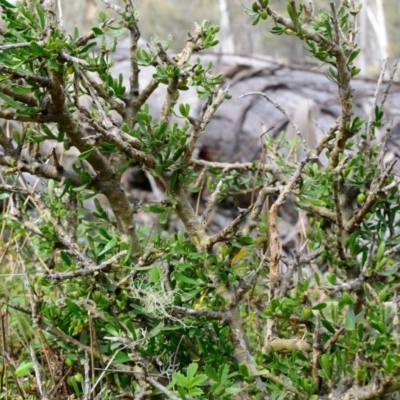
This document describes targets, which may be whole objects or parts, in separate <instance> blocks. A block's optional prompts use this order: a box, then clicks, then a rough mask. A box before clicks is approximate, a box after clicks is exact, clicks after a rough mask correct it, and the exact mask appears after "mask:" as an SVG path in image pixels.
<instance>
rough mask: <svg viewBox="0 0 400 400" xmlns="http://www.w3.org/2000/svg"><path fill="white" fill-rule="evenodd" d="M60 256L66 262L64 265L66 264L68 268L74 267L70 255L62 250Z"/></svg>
mask: <svg viewBox="0 0 400 400" xmlns="http://www.w3.org/2000/svg"><path fill="white" fill-rule="evenodd" d="M60 256H61V258H62V260H63V261H64V263H65V264H66V265H67V266H68V267H70V266H71V265H72V261H71V259H70V258H69V255H68V254H67V253H66V252H65V251H64V250H61V251H60Z"/></svg>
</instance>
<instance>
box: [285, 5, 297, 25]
mask: <svg viewBox="0 0 400 400" xmlns="http://www.w3.org/2000/svg"><path fill="white" fill-rule="evenodd" d="M286 10H287V12H288V14H289V17H290V19H291V20H292V21H293V22H295V21H296V14H295V12H294V10H293V7H292V4H291V3H288V4H287V5H286Z"/></svg>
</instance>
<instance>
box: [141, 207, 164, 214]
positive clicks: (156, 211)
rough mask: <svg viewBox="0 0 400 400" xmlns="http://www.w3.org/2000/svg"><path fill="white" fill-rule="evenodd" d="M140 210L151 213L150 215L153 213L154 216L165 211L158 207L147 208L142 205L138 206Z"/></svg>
mask: <svg viewBox="0 0 400 400" xmlns="http://www.w3.org/2000/svg"><path fill="white" fill-rule="evenodd" d="M140 208H141V209H142V210H143V211H146V212H151V213H154V214H162V213H163V212H165V210H166V208H165V207H159V206H155V205H149V206H147V205H143V206H140Z"/></svg>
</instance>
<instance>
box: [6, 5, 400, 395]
mask: <svg viewBox="0 0 400 400" xmlns="http://www.w3.org/2000/svg"><path fill="white" fill-rule="evenodd" d="M33 3H34V4H33V6H32V5H29V6H25V5H23V4H22V3H18V4H17V6H12V5H11V4H9V3H7V2H6V1H5V0H0V4H1V5H2V7H3V11H4V13H3V19H4V22H5V25H6V30H5V33H4V34H2V37H1V43H0V47H1V49H2V51H1V52H0V82H1V85H0V98H1V100H2V103H1V109H0V119H1V121H2V122H3V121H5V120H8V121H13V122H15V121H16V122H19V125H16V126H15V127H13V128H12V130H9V129H8V128H7V130H6V129H3V128H1V129H0V144H1V147H2V154H1V156H0V164H1V165H2V167H3V169H2V174H3V175H4V183H3V184H2V185H1V186H0V190H1V193H0V200H2V201H3V204H4V212H3V214H2V215H1V223H2V231H1V232H2V233H1V235H2V236H1V242H0V244H1V251H2V252H1V260H2V265H4V268H3V273H4V274H8V276H9V277H10V278H11V277H12V279H9V280H7V282H6V283H4V282H3V284H2V285H1V286H0V290H1V297H2V299H4V300H3V302H2V307H3V312H2V314H1V315H0V318H1V322H2V325H1V329H2V349H3V352H2V354H1V356H0V360H1V363H2V366H3V369H2V370H3V375H2V378H1V380H0V385H1V389H2V390H4V389H5V388H6V390H7V391H8V393H7V396H8V397H9V398H18V397H17V396H19V395H20V394H21V393H25V394H28V393H30V391H32V390H33V389H32V387H33V384H34V383H36V385H37V386H38V387H39V386H40V387H41V389H40V390H42V391H43V390H44V391H45V392H46V393H47V394H48V395H49V396H48V397H49V398H64V397H66V396H75V398H82V397H83V396H86V398H88V396H89V394H88V393H90V392H91V391H94V390H95V387H96V386H97V385H99V384H100V383H101V386H102V388H103V389H102V390H103V391H104V398H123V397H124V395H125V394H126V395H129V396H136V395H137V396H141V393H144V392H146V395H148V396H150V397H151V396H166V397H167V398H168V397H169V398H176V397H179V398H182V399H186V398H188V397H191V398H193V397H198V398H207V399H231V398H237V399H241V398H243V399H244V398H254V399H262V398H271V399H280V398H293V399H295V398H296V399H297V398H299V399H310V400H314V399H316V398H319V397H320V396H322V397H323V396H331V397H332V396H333V398H342V397H343V398H344V397H345V396H355V397H357V396H358V397H360V398H371V399H372V398H377V397H378V396H383V395H385V394H387V393H389V392H391V391H394V390H397V389H396V388H397V387H398V382H399V379H400V371H399V365H400V364H399V363H400V359H399V338H398V305H397V300H396V299H397V297H396V296H397V294H396V293H397V289H398V285H399V277H398V273H397V269H398V268H397V267H398V241H399V221H398V218H397V215H398V211H399V209H400V205H399V195H398V183H399V182H398V180H396V179H398V178H396V177H395V176H393V174H392V173H391V167H387V166H385V165H384V143H383V144H381V143H378V142H376V141H375V129H376V128H380V127H382V126H384V125H385V120H384V111H383V103H379V104H378V103H376V104H374V106H373V109H372V112H371V116H370V118H369V119H364V118H362V117H361V116H358V115H354V113H353V110H352V98H351V96H352V90H351V79H352V77H354V76H355V75H356V74H357V73H358V72H359V71H358V70H357V68H355V67H354V65H353V62H354V60H355V59H356V57H357V56H358V54H359V53H360V48H358V47H357V46H355V45H354V44H353V43H354V41H352V40H344V38H347V39H348V38H349V35H352V34H353V33H354V30H353V29H352V27H353V26H354V18H355V17H356V15H357V9H354V8H351V7H352V5H351V4H347V3H345V2H343V3H342V4H341V6H340V9H339V10H338V11H337V13H334V14H333V15H332V14H331V13H328V12H326V11H320V12H319V14H318V15H312V13H311V10H309V9H308V8H307V5H305V4H303V3H301V4H299V5H298V6H296V2H295V1H289V2H287V8H286V12H287V16H286V19H285V18H283V16H279V15H277V14H276V13H275V11H274V10H272V9H271V6H270V5H269V3H268V1H266V0H259V1H258V2H254V3H253V4H252V6H251V8H248V9H247V8H246V13H247V14H248V15H250V16H251V17H252V19H253V22H252V23H253V24H254V25H255V24H257V23H260V22H262V21H264V20H266V19H267V18H268V17H270V18H272V19H273V20H274V22H275V24H276V26H275V27H274V28H273V29H272V33H274V34H277V35H281V34H288V35H291V36H297V37H298V38H299V40H301V41H302V42H303V43H304V44H305V45H306V46H307V47H308V49H309V51H310V54H311V55H312V56H313V57H314V58H315V59H316V60H318V61H320V62H323V63H324V64H328V68H327V70H326V71H327V77H328V79H330V80H331V81H333V82H335V83H336V84H338V85H339V86H340V91H339V97H340V98H339V100H338V102H340V104H341V106H342V110H341V118H340V121H339V123H338V125H337V126H334V127H333V128H332V130H331V131H330V133H329V135H330V136H329V137H327V138H326V139H324V140H322V141H321V142H320V143H319V144H318V146H317V148H316V149H306V150H307V151H306V152H305V153H306V155H305V156H304V158H303V159H302V160H300V161H297V158H296V157H293V155H294V154H296V153H297V152H298V149H299V147H300V146H301V145H302V140H298V139H296V140H290V141H289V140H286V139H285V137H284V136H285V135H284V134H282V135H281V136H280V137H279V138H272V137H268V135H265V136H263V140H264V142H263V146H264V147H265V149H266V152H267V153H268V154H269V155H271V160H273V162H272V163H266V162H264V159H260V160H250V162H249V163H245V164H239V163H237V164H229V165H228V164H225V163H217V162H206V161H204V160H202V161H199V160H195V159H194V155H195V149H196V143H197V140H198V139H199V137H200V135H201V134H206V131H207V127H208V124H209V122H210V120H211V119H212V118H213V117H214V114H215V112H216V110H217V109H218V107H219V105H220V104H221V103H222V101H224V100H225V99H227V98H228V97H229V94H228V93H227V92H226V91H225V90H223V89H222V88H221V82H222V76H221V75H219V74H217V75H214V74H213V73H212V64H211V63H210V64H208V65H203V62H202V61H201V58H197V59H195V60H193V54H192V53H194V52H199V51H202V50H204V49H207V48H210V47H213V46H215V45H216V44H217V43H218V40H217V33H218V30H219V28H218V27H216V26H213V25H212V24H210V23H209V22H208V21H204V22H203V23H201V24H200V25H196V29H195V32H194V33H192V34H190V37H189V40H188V42H187V45H186V47H185V48H184V49H183V51H182V52H181V53H179V54H176V55H174V56H171V55H170V54H168V53H167V52H166V48H167V47H168V45H169V43H163V42H162V41H161V40H158V39H157V38H156V39H154V40H153V42H154V43H153V44H152V45H151V46H149V48H148V49H142V48H137V42H138V39H139V36H140V32H139V27H138V19H137V18H138V15H137V12H136V10H135V9H133V7H132V5H131V2H130V1H126V5H125V8H124V9H121V10H119V9H118V8H117V9H116V10H117V11H118V10H119V11H120V18H121V20H120V21H119V22H117V23H114V22H113V21H112V20H107V18H106V15H105V14H104V12H101V13H100V21H101V24H100V26H98V27H94V28H93V29H92V30H91V33H90V34H87V35H86V36H80V34H79V32H78V30H75V32H74V33H73V35H67V34H65V33H64V32H63V31H62V29H61V28H60V27H59V26H57V23H56V21H55V20H54V15H55V10H53V9H51V8H48V7H51V5H49V4H50V3H51V2H48V3H49V4H46V5H41V4H39V2H33ZM331 11H332V10H331ZM339 29H340V35H339V36H338V33H337V32H338V30H339ZM124 33H128V34H129V35H130V40H131V52H130V54H129V57H130V61H131V77H130V87H129V88H128V87H126V86H124V82H123V79H122V75H119V76H118V77H114V76H112V74H111V72H110V68H111V67H112V65H113V63H114V62H113V59H112V56H111V54H112V51H113V49H115V47H116V46H117V45H118V37H119V36H120V35H122V34H124ZM96 38H97V40H99V42H96V40H95V39H96ZM98 43H99V44H98ZM138 66H140V67H142V68H152V70H153V80H152V81H151V82H150V83H149V84H148V86H146V87H145V88H139V80H138V75H139V72H140V71H139V69H138ZM160 84H161V85H166V87H167V92H166V95H165V98H164V101H163V107H162V109H161V112H160V115H158V116H155V114H154V113H152V112H151V111H152V110H151V109H150V106H149V104H148V99H149V96H151V95H152V93H153V92H154V91H155V90H157V87H158V86H159V85H160ZM191 87H193V88H194V89H195V91H196V92H197V95H198V97H199V98H200V99H203V100H204V101H203V103H202V111H201V113H200V114H199V115H197V110H195V109H194V107H193V106H192V105H191V104H189V103H187V102H179V94H180V92H181V91H186V90H188V89H189V88H191ZM83 95H86V96H89V98H90V100H91V105H90V107H86V106H84V105H83V103H81V101H80V99H81V97H82V96H83ZM113 113H117V114H118V117H119V118H120V120H118V121H115V120H114V119H113V115H114V116H115V114H113ZM11 139H12V140H11ZM56 143H59V144H61V147H62V148H63V149H64V150H68V149H70V148H71V147H73V148H75V149H77V153H76V157H74V159H73V161H72V163H71V164H70V165H67V164H66V163H63V152H61V153H59V152H57V151H56V148H55V147H54V146H55V144H56ZM53 148H54V149H53ZM49 149H50V150H49ZM40 152H43V156H42V155H41V154H40ZM322 152H324V155H325V156H326V159H327V161H326V165H324V164H323V163H322V161H321V159H319V156H320V155H321V154H322ZM45 153H47V154H46V155H44V154H45ZM283 154H289V155H290V156H289V157H284V156H283ZM130 166H132V168H133V169H136V171H139V170H140V171H141V172H142V173H143V174H144V175H145V176H147V177H148V179H149V181H151V182H153V181H154V182H155V183H154V182H153V183H154V185H155V186H156V188H154V190H155V191H156V189H157V188H158V186H162V187H163V192H162V196H160V198H161V199H160V198H152V199H151V200H147V199H143V200H142V201H133V202H129V201H128V197H127V193H126V192H125V191H124V189H123V188H122V187H121V184H120V181H121V177H122V174H123V173H124V172H125V171H126V170H127V169H128V167H130ZM26 172H28V173H30V174H33V175H35V176H37V177H40V178H41V179H42V180H43V181H45V182H46V184H45V185H40V186H38V187H37V190H36V191H35V192H34V191H33V190H31V189H27V187H28V186H27V184H25V182H24V180H25V179H26V177H25V175H22V173H26ZM146 174H147V175H146ZM21 181H22V182H23V183H24V185H20V184H19V182H21ZM39 183H40V182H39ZM39 183H38V185H39ZM35 185H36V184H35ZM157 185H158V186H157ZM203 191H204V192H205V193H209V199H208V201H206V202H203V200H202V197H201V192H203ZM194 194H195V195H198V196H199V197H198V198H196V199H195V200H193V199H194V197H193V196H194ZM249 194H251V200H247V204H246V208H240V209H239V211H238V212H237V213H236V214H235V218H234V219H233V220H232V222H229V223H227V225H226V226H224V227H223V228H222V229H220V228H213V227H212V225H211V223H210V222H211V221H212V218H213V213H217V212H218V210H219V209H218V207H219V205H220V204H222V203H228V204H229V202H231V203H232V204H235V202H236V201H238V200H237V197H239V196H242V197H246V196H247V198H248V197H249ZM289 194H290V196H292V198H294V199H295V205H291V204H290V201H291V200H290V196H289ZM268 196H270V197H269V198H268ZM285 202H286V204H285ZM203 203H204V204H203ZM268 204H269V206H268ZM284 205H285V206H289V207H295V206H296V207H297V208H298V209H299V210H301V211H303V212H304V214H307V217H308V225H307V228H306V229H302V230H301V232H300V231H299V232H300V233H301V235H302V240H303V241H302V247H301V248H300V249H299V250H297V251H293V249H282V248H281V245H280V234H281V232H279V229H280V225H279V219H280V218H281V217H282V218H284V213H281V214H279V216H278V211H279V210H282V209H283V206H284ZM197 208H198V209H199V211H198V210H197ZM262 211H263V212H262ZM201 212H202V214H200V213H201ZM302 218H303V217H302ZM138 221H141V222H138ZM179 224H180V225H179ZM207 224H209V226H207ZM304 225H305V223H304V221H303V225H302V226H304ZM182 226H183V227H184V229H182ZM293 229H296V228H293ZM283 250H285V251H286V252H287V253H290V254H289V256H290V257H285V255H284V253H283ZM6 322H7V324H9V328H10V329H9V330H5V323H6ZM59 376H62V377H63V378H62V379H63V384H62V385H61V384H58V379H59V378H58V377H59ZM344 381H346V382H349V383H348V385H347V386H346V385H343V384H342V383H343V382H344ZM6 383H7V385H6ZM365 393H366V394H365ZM40 395H41V396H42V397H44V393H43V392H42V393H41V394H40ZM174 396H175V397H174ZM363 396H364V397H363ZM25 398H27V396H25Z"/></svg>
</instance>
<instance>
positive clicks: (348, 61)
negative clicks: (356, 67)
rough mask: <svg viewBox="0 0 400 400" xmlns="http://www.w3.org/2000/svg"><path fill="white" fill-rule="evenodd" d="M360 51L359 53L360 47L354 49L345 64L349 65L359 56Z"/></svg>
mask: <svg viewBox="0 0 400 400" xmlns="http://www.w3.org/2000/svg"><path fill="white" fill-rule="evenodd" d="M360 51H361V48H360V47H359V48H357V49H355V50H354V51H352V53H351V54H350V55H349V59H348V60H347V63H348V64H351V63H352V62H353V61H354V60H355V58H356V57H357V56H358V55H359V53H360Z"/></svg>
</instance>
